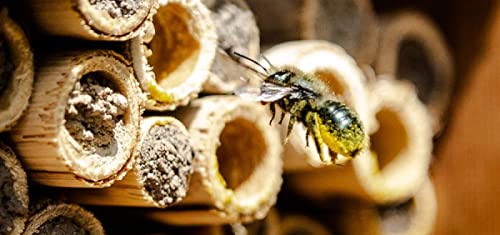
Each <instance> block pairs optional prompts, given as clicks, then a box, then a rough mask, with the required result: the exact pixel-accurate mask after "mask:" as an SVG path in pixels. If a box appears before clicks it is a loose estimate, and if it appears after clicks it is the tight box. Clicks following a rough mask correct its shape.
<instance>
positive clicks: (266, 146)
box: [148, 96, 282, 225]
mask: <svg viewBox="0 0 500 235" xmlns="http://www.w3.org/2000/svg"><path fill="white" fill-rule="evenodd" d="M175 116H176V117H178V118H179V120H181V121H182V122H183V123H184V124H185V125H186V127H187V128H188V130H189V132H190V135H191V138H192V141H193V145H194V148H195V151H196V152H197V154H198V155H197V157H196V158H195V160H194V168H195V172H194V174H193V176H192V178H191V183H190V187H189V191H188V195H187V196H186V198H184V200H183V201H182V202H180V203H179V209H178V210H177V211H174V210H168V211H167V210H165V211H156V212H152V213H150V214H148V216H150V217H151V218H153V219H154V220H157V221H161V222H165V223H172V224H185V225H187V224H221V223H231V222H236V221H243V222H250V221H252V220H255V219H262V218H264V217H265V215H266V214H267V212H268V211H269V209H270V208H271V206H272V205H273V204H274V203H275V201H276V196H277V193H278V191H279V190H280V186H281V182H282V178H281V173H282V159H281V151H282V147H281V144H280V137H279V133H278V130H276V129H273V128H270V127H269V119H270V114H269V113H268V112H267V111H266V109H265V108H264V107H263V106H262V105H260V104H256V103H252V102H247V101H243V100H240V99H239V98H237V97H231V96H211V97H205V98H202V99H198V100H196V101H194V102H193V103H192V104H191V105H190V106H189V107H187V108H184V109H181V110H179V112H177V113H176V114H175ZM190 206H192V207H190ZM183 207H184V208H183Z"/></svg>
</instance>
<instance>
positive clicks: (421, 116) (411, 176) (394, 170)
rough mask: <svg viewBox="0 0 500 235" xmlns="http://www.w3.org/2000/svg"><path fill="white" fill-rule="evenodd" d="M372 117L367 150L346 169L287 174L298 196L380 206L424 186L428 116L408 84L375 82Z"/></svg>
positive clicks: (429, 132) (428, 155) (429, 134)
mask: <svg viewBox="0 0 500 235" xmlns="http://www.w3.org/2000/svg"><path fill="white" fill-rule="evenodd" d="M370 90H371V94H370V96H369V99H370V103H369V105H370V109H371V110H372V111H371V112H372V113H374V115H375V117H376V122H375V124H374V129H373V131H372V132H371V133H370V141H371V144H370V147H369V150H368V151H364V152H362V153H361V154H360V155H359V156H358V157H356V158H355V159H353V160H352V161H351V162H350V163H349V164H348V165H346V166H345V167H342V168H339V167H323V168H320V169H315V170H314V171H308V172H302V173H297V174H293V175H291V176H290V177H289V178H288V179H289V182H290V186H291V187H292V188H294V189H295V190H296V191H297V192H298V193H300V194H302V195H304V196H308V197H312V198H324V197H328V196H331V195H333V194H341V195H348V196H353V197H357V198H363V199H365V200H367V201H372V202H376V203H380V204H386V203H394V202H399V201H402V200H405V199H408V198H409V197H411V195H413V194H414V193H415V192H416V191H417V190H418V188H419V187H420V185H421V184H422V183H423V181H424V179H425V176H426V174H427V170H428V168H429V164H430V160H431V156H432V153H431V152H432V128H431V119H430V115H429V113H428V112H427V110H426V108H425V106H424V105H423V104H422V103H421V102H420V101H419V100H418V98H417V95H416V93H415V91H414V89H412V86H410V84H408V83H405V82H400V81H399V82H398V81H396V80H378V81H377V82H376V83H375V84H373V85H372V86H371V88H370Z"/></svg>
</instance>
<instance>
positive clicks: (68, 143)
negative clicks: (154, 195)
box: [12, 50, 143, 187]
mask: <svg viewBox="0 0 500 235" xmlns="http://www.w3.org/2000/svg"><path fill="white" fill-rule="evenodd" d="M39 61H40V62H41V64H40V65H39V66H38V68H37V74H36V82H35V85H34V90H33V95H32V99H31V103H30V105H29V106H28V109H27V111H26V114H25V115H24V116H23V117H22V118H21V120H20V121H19V123H18V125H17V126H15V127H14V128H13V131H12V137H13V140H14V141H15V142H16V149H17V151H18V153H19V157H20V158H21V160H22V161H23V163H24V164H25V167H26V169H27V170H28V171H29V175H30V176H31V179H32V180H33V181H35V182H38V183H40V184H44V185H50V186H56V187H106V186H109V185H111V184H112V183H113V182H114V181H115V180H116V179H121V178H123V176H124V175H125V173H126V172H127V171H128V170H129V169H130V168H131V167H132V165H133V161H132V159H133V158H132V157H131V155H132V151H133V148H134V145H135V143H136V141H137V139H138V136H139V134H138V133H139V131H138V128H139V119H140V114H141V112H142V110H141V108H142V101H143V100H142V99H141V95H140V89H139V87H138V84H137V82H136V80H135V78H134V76H133V73H132V70H131V68H130V67H129V66H127V65H126V63H127V62H126V61H124V60H122V58H121V57H120V56H119V55H117V54H115V53H113V52H110V51H105V50H94V51H85V52H82V51H80V52H76V51H73V52H71V51H67V52H65V53H54V54H51V55H47V56H46V57H44V58H41V59H40V60H39Z"/></svg>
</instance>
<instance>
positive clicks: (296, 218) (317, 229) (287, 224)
mask: <svg viewBox="0 0 500 235" xmlns="http://www.w3.org/2000/svg"><path fill="white" fill-rule="evenodd" d="M280 230H281V231H280V233H278V234H279V235H294V234H314V235H331V234H332V233H331V232H329V231H328V229H327V228H326V227H324V226H323V225H322V224H320V223H318V222H316V221H315V220H313V219H311V218H308V217H307V216H303V215H288V216H284V217H283V218H282V222H281V223H280Z"/></svg>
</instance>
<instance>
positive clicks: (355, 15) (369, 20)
mask: <svg viewBox="0 0 500 235" xmlns="http://www.w3.org/2000/svg"><path fill="white" fill-rule="evenodd" d="M249 5H250V7H251V8H252V9H253V11H254V12H255V16H256V18H257V23H258V26H259V28H260V30H261V35H262V37H261V40H262V43H263V45H264V47H265V45H271V46H272V45H274V44H278V43H282V42H285V41H292V40H299V39H322V40H328V41H331V42H334V43H336V44H339V45H340V46H342V47H343V48H345V49H346V51H347V52H348V53H349V54H351V55H352V56H353V57H354V58H356V60H357V61H358V62H359V63H361V64H366V63H371V62H372V61H373V59H374V56H375V54H376V49H377V36H378V30H377V27H376V18H375V16H374V13H373V10H372V6H371V3H370V1H369V0H336V1H333V0H307V1H306V0H298V1H287V0H278V1H273V3H272V6H270V4H269V2H268V1H265V0H252V1H249Z"/></svg>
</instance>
